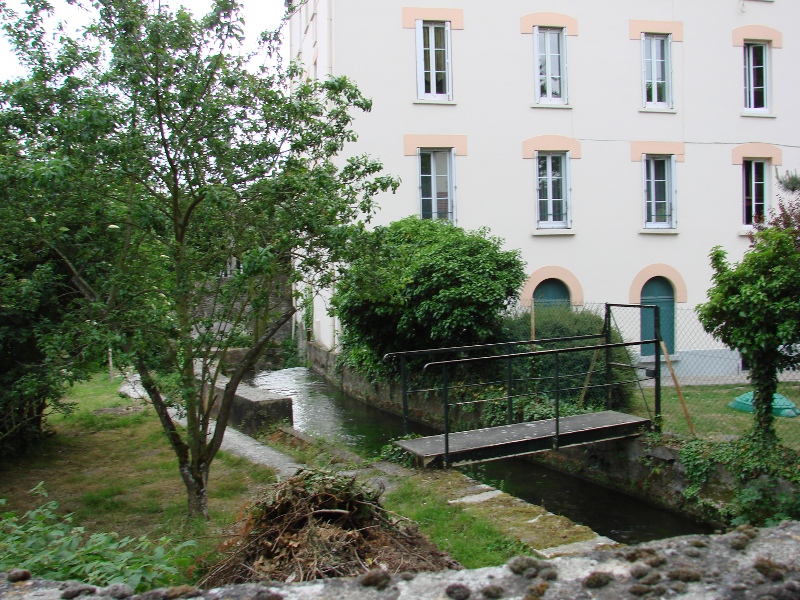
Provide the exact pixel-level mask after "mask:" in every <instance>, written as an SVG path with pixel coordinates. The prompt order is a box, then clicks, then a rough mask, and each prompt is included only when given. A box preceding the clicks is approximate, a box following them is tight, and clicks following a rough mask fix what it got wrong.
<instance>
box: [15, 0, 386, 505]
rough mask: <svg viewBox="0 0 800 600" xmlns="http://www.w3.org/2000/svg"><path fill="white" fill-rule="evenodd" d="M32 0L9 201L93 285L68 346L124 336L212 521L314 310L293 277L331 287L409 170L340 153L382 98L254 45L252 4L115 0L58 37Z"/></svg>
mask: <svg viewBox="0 0 800 600" xmlns="http://www.w3.org/2000/svg"><path fill="white" fill-rule="evenodd" d="M27 2H28V11H27V13H26V14H25V15H23V16H21V17H20V16H18V15H16V14H14V13H13V12H11V11H10V10H8V9H3V15H4V23H5V30H6V32H7V34H8V36H9V38H10V40H11V42H12V43H13V44H14V47H15V48H16V51H17V54H18V55H19V57H20V59H21V60H22V62H23V64H24V65H25V66H26V67H27V68H28V75H27V76H26V77H25V78H23V79H19V80H15V81H9V82H6V83H4V84H2V87H0V137H1V139H0V143H1V144H2V148H3V156H2V157H0V159H1V160H2V165H0V167H3V171H4V175H3V176H4V177H5V183H6V185H5V187H4V189H3V190H2V191H0V193H2V194H3V195H4V196H5V198H4V206H7V207H8V206H11V207H13V208H9V211H11V212H10V213H9V214H8V215H4V217H7V218H13V219H16V223H17V226H19V224H20V223H22V224H23V225H25V227H26V228H27V229H26V235H28V236H30V237H31V238H35V239H36V240H37V241H38V243H42V244H46V246H47V248H48V249H49V250H50V253H51V255H54V256H55V257H56V259H55V260H57V261H58V262H59V263H60V264H61V265H63V266H65V267H66V269H67V270H68V273H69V275H68V277H67V279H68V283H69V285H70V286H71V288H72V290H74V291H75V292H77V294H78V295H79V297H78V299H77V300H74V301H73V304H72V308H71V310H72V314H73V315H74V318H72V319H70V320H69V322H65V326H64V327H63V333H62V335H61V337H60V338H58V339H56V341H54V342H53V345H54V347H55V348H56V349H58V347H59V345H58V344H59V342H60V343H61V344H62V346H61V351H62V354H64V355H66V354H68V352H67V350H68V349H69V348H71V347H73V346H71V345H70V344H71V343H73V344H74V342H76V341H77V342H79V343H80V344H83V346H84V347H86V348H93V349H94V351H93V353H88V354H91V356H88V354H87V357H86V358H87V359H89V358H92V357H94V358H95V359H96V358H97V354H98V352H99V349H101V348H105V347H111V348H113V350H114V353H115V357H116V358H117V361H118V362H121V363H123V364H129V365H132V366H133V367H134V368H135V369H136V371H138V373H139V375H140V376H141V380H142V384H143V386H144V388H145V389H146V391H147V394H148V396H149V398H150V401H151V402H152V404H153V407H154V408H155V411H156V413H157V414H158V417H159V419H160V421H161V424H162V426H163V428H164V431H165V432H166V434H167V437H168V439H169V443H170V444H171V446H172V448H173V450H174V451H175V454H176V456H177V458H178V466H179V470H180V474H181V476H182V478H183V481H184V483H185V485H186V489H187V492H188V504H189V512H190V514H191V515H195V516H196V515H202V516H206V517H207V516H208V504H207V486H208V477H209V469H210V466H211V463H212V461H213V460H214V457H215V455H216V453H217V451H218V450H219V447H220V444H221V442H222V438H223V435H224V432H225V428H226V426H227V424H228V420H229V417H230V412H231V405H232V402H233V398H234V395H235V392H236V388H237V386H238V385H239V383H240V382H241V381H242V379H243V377H244V376H245V374H246V373H247V372H248V371H249V370H251V369H252V368H253V366H254V365H255V363H256V361H257V360H258V358H259V356H260V355H261V354H262V352H263V351H264V349H265V348H266V347H267V346H268V345H269V344H270V343H271V341H272V340H273V338H274V336H275V334H276V332H277V331H278V330H279V329H280V328H281V327H282V326H283V325H284V324H285V323H287V322H288V321H289V320H290V319H291V318H292V315H293V313H294V312H295V310H296V309H295V306H294V304H293V303H292V302H287V301H286V293H285V292H286V291H287V290H291V289H293V286H294V284H296V283H298V282H300V281H305V282H309V283H312V284H314V285H315V286H324V285H327V284H329V283H330V282H331V281H332V280H333V278H334V277H335V266H336V265H337V264H339V263H340V262H341V261H344V260H346V259H347V258H348V257H350V256H351V255H352V253H353V252H357V248H358V240H359V238H360V233H361V232H362V231H363V229H364V223H365V222H366V221H368V220H369V217H370V216H371V215H372V214H373V213H374V210H375V196H376V195H377V194H379V193H380V192H383V191H387V190H390V189H394V188H395V187H396V186H397V181H396V180H395V179H393V178H391V177H388V176H381V175H380V169H381V165H380V164H379V163H378V162H376V161H374V160H372V159H370V158H369V157H366V156H357V157H353V158H350V159H347V160H344V159H341V158H339V157H338V155H339V154H340V153H341V152H342V151H343V149H344V146H345V144H346V143H347V142H349V141H353V140H355V135H354V133H353V131H352V119H353V116H352V112H353V111H354V110H369V108H370V101H369V100H368V99H366V98H364V97H363V96H362V95H361V93H360V92H359V91H358V89H357V88H356V87H355V85H354V84H353V83H352V82H351V81H349V80H347V79H346V78H328V79H327V80H324V81H310V80H308V79H306V78H305V77H304V76H303V71H302V68H301V67H300V66H299V65H296V64H293V63H292V64H289V65H288V66H286V67H283V66H281V63H280V62H279V61H278V60H277V49H278V36H277V33H271V34H270V33H266V34H264V35H263V36H262V46H261V52H260V54H258V55H257V56H250V55H246V54H243V53H242V52H241V45H242V42H243V39H242V33H241V20H240V17H239V6H238V3H237V2H236V1H235V0H215V2H214V4H213V6H212V9H211V12H209V14H207V15H206V16H204V17H202V18H200V19H195V18H194V17H193V16H192V15H191V14H190V13H188V12H187V11H185V10H184V9H179V10H177V11H176V12H172V11H170V10H169V9H168V8H166V7H164V6H162V5H161V4H160V3H153V2H148V1H147V0H97V1H95V2H93V3H92V5H91V6H89V7H87V8H89V9H91V10H94V11H95V12H96V17H97V18H96V19H95V21H94V23H93V24H92V26H91V27H89V28H88V29H87V30H86V31H85V35H84V36H83V37H82V38H80V39H71V38H69V37H67V36H66V34H64V32H63V29H59V30H58V31H57V32H56V44H52V42H50V39H51V35H50V33H49V32H48V31H47V30H46V27H45V19H44V18H43V15H45V14H46V13H47V12H48V11H50V10H51V9H50V7H49V5H48V3H47V2H46V0H27ZM6 203H7V204H6ZM2 226H4V225H2V224H0V227H2ZM242 345H244V346H246V347H247V351H246V352H245V353H244V354H243V356H242V357H241V358H239V359H238V360H237V361H236V362H235V363H234V364H233V365H232V367H231V369H232V370H231V372H230V373H229V378H228V380H227V382H226V383H225V384H224V389H223V390H222V391H221V392H220V393H217V389H218V383H219V382H221V381H223V380H222V379H221V375H222V373H221V369H222V368H223V365H224V364H225V363H226V357H227V355H228V350H229V349H230V348H232V347H237V346H238V347H241V346H242ZM219 385H220V387H221V384H219ZM215 403H216V406H214V404H215ZM212 414H216V427H215V428H214V427H212V424H213V421H212ZM178 418H183V419H185V427H181V426H179V424H178V422H177V419H178Z"/></svg>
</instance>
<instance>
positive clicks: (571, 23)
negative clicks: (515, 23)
mask: <svg viewBox="0 0 800 600" xmlns="http://www.w3.org/2000/svg"><path fill="white" fill-rule="evenodd" d="M537 26H538V27H561V28H563V29H565V30H566V31H567V35H578V20H577V19H574V18H572V17H570V16H567V15H562V14H561V13H549V12H541V13H531V14H529V15H525V16H524V17H522V18H521V19H520V20H519V31H520V33H531V34H532V33H533V28H534V27H537Z"/></svg>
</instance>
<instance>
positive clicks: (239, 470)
mask: <svg viewBox="0 0 800 600" xmlns="http://www.w3.org/2000/svg"><path fill="white" fill-rule="evenodd" d="M119 383H120V380H119V379H116V380H115V381H113V382H112V381H109V378H108V375H107V374H101V375H97V376H96V377H94V378H93V379H92V380H91V381H89V382H86V383H81V384H76V385H75V386H74V387H73V388H71V389H70V393H69V394H68V395H67V396H66V397H65V398H64V402H67V403H70V404H72V405H73V406H74V409H73V411H72V412H71V413H70V414H67V415H62V414H58V415H54V416H53V417H51V418H50V426H51V427H52V428H53V429H54V431H55V433H56V435H53V436H50V437H48V438H47V439H46V440H44V441H43V443H42V444H40V445H39V446H37V448H36V451H35V452H31V453H29V454H27V455H25V456H22V457H19V458H18V459H17V460H15V461H13V462H6V463H3V464H2V466H0V498H5V499H6V504H5V507H4V508H3V509H2V510H3V511H8V512H13V513H15V514H16V515H24V514H25V513H26V512H28V511H38V510H40V508H41V504H42V501H41V499H40V498H39V497H37V496H33V495H32V494H30V493H29V490H31V489H32V488H34V487H35V486H36V485H37V484H39V482H41V481H43V482H44V486H45V487H46V488H47V491H48V494H49V496H48V503H53V504H51V505H50V506H46V508H47V510H48V511H49V512H51V513H53V514H54V515H57V517H58V522H59V523H60V525H59V527H62V528H63V529H64V531H66V529H67V526H66V525H63V521H62V520H61V518H62V517H63V516H65V515H67V514H69V515H71V519H72V520H71V523H70V524H69V529H70V530H72V529H74V528H75V527H80V528H82V530H83V533H82V534H81V536H78V535H77V534H76V536H75V537H74V538H70V539H75V540H77V539H78V537H82V539H84V540H87V541H88V540H89V539H90V538H91V536H93V535H94V534H100V535H101V537H100V538H96V540H100V541H98V544H99V546H98V548H100V550H102V551H103V552H106V551H108V553H109V554H108V555H109V556H111V553H112V552H113V550H108V548H110V547H112V546H114V547H116V545H117V544H118V543H119V542H120V540H122V539H124V538H131V540H132V541H130V542H129V543H127V545H125V546H124V548H122V547H120V550H121V551H122V552H127V551H133V550H134V549H135V548H136V547H138V546H139V545H140V541H139V538H140V537H142V536H146V537H147V539H148V540H151V541H152V545H151V546H147V545H144V546H142V553H141V557H139V556H138V555H137V556H133V557H130V558H129V559H128V558H124V557H123V558H120V559H119V560H118V559H117V558H114V559H113V560H115V561H118V564H119V565H120V566H121V567H124V566H125V565H128V566H130V565H134V564H139V562H137V561H141V563H142V564H144V566H145V567H146V566H147V565H146V564H145V563H146V561H145V559H146V558H147V557H148V556H150V557H151V558H153V560H154V561H155V563H158V560H160V559H159V558H158V556H156V555H155V552H156V548H157V546H159V545H161V544H160V542H158V541H157V540H159V539H161V538H169V539H171V540H174V544H173V545H172V546H170V547H177V546H180V545H182V544H183V543H184V542H186V541H190V540H191V541H193V542H196V545H194V546H184V547H183V550H182V552H181V553H180V555H179V556H177V555H176V556H177V558H178V561H177V562H175V561H172V559H170V562H169V565H172V567H175V568H176V569H177V571H178V575H177V576H176V577H175V578H172V579H170V581H171V582H173V581H182V582H185V583H191V582H194V581H196V580H197V578H198V577H199V576H200V575H201V574H202V573H201V572H199V571H198V570H196V569H194V570H192V569H191V568H190V570H189V571H190V572H187V569H186V562H187V561H188V560H189V559H191V561H193V560H194V558H195V557H196V556H199V555H205V554H207V553H210V552H212V551H213V548H214V546H215V545H216V544H217V543H218V540H219V539H220V536H221V535H222V534H223V531H224V529H225V528H226V527H228V526H229V525H230V524H231V523H232V522H234V521H235V519H236V516H237V513H238V512H239V510H240V508H241V506H242V505H243V504H244V503H245V502H246V501H247V500H248V499H249V498H250V496H251V494H253V493H254V492H256V490H257V489H259V487H261V486H264V485H267V484H269V483H272V482H274V481H275V477H274V472H273V471H272V469H270V468H268V467H266V466H262V465H256V464H253V463H251V462H250V461H248V460H246V459H244V458H241V457H238V456H234V455H232V454H230V453H227V452H221V453H220V454H219V456H218V462H217V465H216V468H215V469H214V472H213V474H212V476H211V478H210V480H209V512H210V516H211V520H210V521H205V520H204V519H187V517H186V505H185V501H186V500H185V497H184V496H183V495H182V494H181V488H180V478H179V475H178V470H177V468H176V459H175V455H174V454H173V453H172V451H171V449H170V447H169V443H168V441H167V440H166V438H165V436H164V433H163V430H162V429H161V426H160V424H159V422H158V418H157V416H156V415H155V412H154V411H153V410H152V408H150V407H148V406H147V405H146V404H144V403H141V402H139V401H134V400H131V399H129V398H121V397H120V396H119V395H118V394H117V392H116V390H117V387H118V386H119ZM55 504H57V505H58V508H57V509H56V507H55ZM35 514H38V515H39V517H41V516H42V512H39V513H35ZM37 518H38V517H37ZM23 522H24V517H19V518H18V523H23ZM115 532H116V533H115ZM114 536H116V537H114ZM65 539H66V538H65ZM65 543H66V542H65ZM76 543H78V542H77V541H76V542H71V544H76ZM70 547H71V546H70ZM87 548H88V546H87ZM165 549H166V548H165ZM87 552H88V550H87ZM45 554H47V552H45ZM20 556H21V555H20ZM48 556H50V558H51V559H53V561H55V560H56V557H55V555H54V554H52V553H51V554H49V555H48ZM59 556H61V555H60V554H59ZM87 556H88V554H87ZM14 557H15V553H14V552H11V553H10V554H7V553H5V552H4V551H3V550H0V560H5V559H8V560H9V561H12V562H16V561H14ZM184 559H186V560H184ZM87 560H88V559H87ZM125 561H129V562H125ZM4 564H6V563H4ZM30 564H31V570H32V571H33V573H34V575H35V576H41V575H40V574H39V573H38V571H37V569H39V567H40V565H39V564H38V563H37V564H34V563H30ZM11 566H19V565H11ZM0 568H2V567H0ZM48 568H50V567H48ZM53 568H55V567H53ZM59 568H62V569H63V570H65V571H66V570H68V569H70V568H71V567H70V566H69V565H68V564H67V565H64V566H63V567H59ZM104 568H106V567H104ZM108 568H110V567H108ZM125 568H128V567H125ZM164 574H165V577H167V578H171V577H172V576H171V575H169V573H168V572H166V571H165V572H164ZM156 575H157V573H155V572H154V575H153V576H154V577H155V576H156ZM147 577H149V576H145V577H143V579H142V581H143V582H144V581H146V579H147ZM159 577H160V576H159ZM153 585H162V584H161V583H160V582H155V581H154V583H153Z"/></svg>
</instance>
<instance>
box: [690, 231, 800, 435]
mask: <svg viewBox="0 0 800 600" xmlns="http://www.w3.org/2000/svg"><path fill="white" fill-rule="evenodd" d="M711 266H712V267H713V269H714V274H713V276H712V286H711V288H710V289H709V290H708V301H707V302H706V303H704V304H701V305H699V306H698V307H697V314H698V317H699V319H700V322H701V323H702V324H703V327H704V328H705V330H706V331H708V332H709V333H710V334H712V335H713V336H714V337H715V338H717V339H718V340H720V341H722V342H723V343H724V344H725V345H727V346H728V347H729V348H732V349H734V350H739V351H740V352H741V353H742V355H743V356H746V357H747V359H748V362H749V363H750V379H751V381H752V382H753V384H754V386H755V388H756V391H755V397H754V400H753V404H754V407H755V423H754V429H753V436H754V440H755V442H756V443H757V445H759V446H761V447H763V448H769V447H772V446H774V445H775V444H776V443H777V436H776V434H775V429H774V426H773V416H772V410H771V409H772V397H773V394H774V393H775V388H776V385H777V376H778V372H779V371H780V370H783V369H788V368H795V367H796V366H797V364H798V362H800V354H798V353H797V351H796V344H798V343H800V251H798V248H797V247H796V246H795V242H794V240H793V230H791V229H784V228H780V227H770V228H766V229H763V230H761V231H759V232H757V233H756V234H755V235H754V239H753V245H752V247H751V248H750V249H749V250H748V251H747V252H746V253H745V255H744V257H743V258H742V261H741V262H740V263H738V264H735V265H729V264H728V262H727V258H726V254H725V252H724V251H723V250H722V249H721V248H719V247H717V248H714V249H713V250H712V251H711Z"/></svg>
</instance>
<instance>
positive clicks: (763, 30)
mask: <svg viewBox="0 0 800 600" xmlns="http://www.w3.org/2000/svg"><path fill="white" fill-rule="evenodd" d="M749 40H755V41H764V42H769V43H770V45H771V46H772V47H773V48H783V34H782V33H781V32H780V31H778V30H777V29H773V28H772V27H767V26H766V25H745V26H743V27H737V28H736V29H734V30H733V45H734V46H744V43H745V42H746V41H749Z"/></svg>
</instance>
